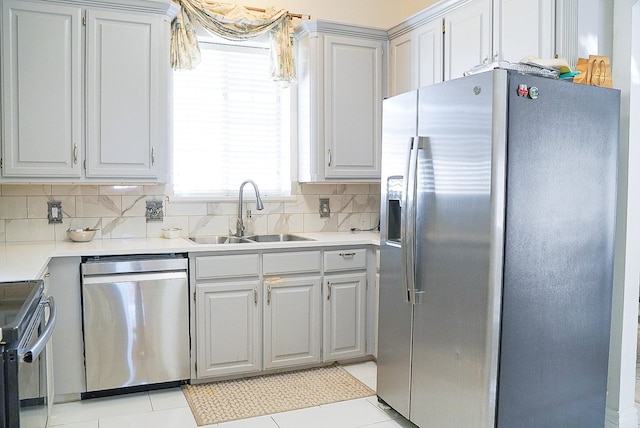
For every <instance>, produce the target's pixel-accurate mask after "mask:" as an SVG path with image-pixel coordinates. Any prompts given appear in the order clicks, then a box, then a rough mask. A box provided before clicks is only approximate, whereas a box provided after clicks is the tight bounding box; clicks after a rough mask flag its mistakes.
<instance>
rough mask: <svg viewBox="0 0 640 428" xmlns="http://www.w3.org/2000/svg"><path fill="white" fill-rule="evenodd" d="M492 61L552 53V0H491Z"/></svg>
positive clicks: (553, 21)
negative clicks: (492, 8)
mask: <svg viewBox="0 0 640 428" xmlns="http://www.w3.org/2000/svg"><path fill="white" fill-rule="evenodd" d="M493 17H494V18H493V20H494V22H495V25H494V26H493V60H494V61H497V60H506V61H510V62H517V61H520V60H521V59H522V58H524V57H525V56H528V55H534V56H537V57H539V58H553V56H554V54H555V48H554V46H555V0H500V1H494V10H493Z"/></svg>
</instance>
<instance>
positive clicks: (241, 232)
mask: <svg viewBox="0 0 640 428" xmlns="http://www.w3.org/2000/svg"><path fill="white" fill-rule="evenodd" d="M247 183H249V184H251V185H252V186H253V190H255V192H256V209H257V210H262V209H264V204H263V203H262V199H261V198H260V192H259V191H258V186H257V185H256V183H254V182H253V180H246V181H245V182H243V183H242V184H241V185H240V192H238V221H237V223H236V233H235V236H244V222H243V221H242V189H243V188H244V185H245V184H247Z"/></svg>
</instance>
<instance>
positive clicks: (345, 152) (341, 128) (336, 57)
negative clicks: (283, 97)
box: [295, 21, 387, 182]
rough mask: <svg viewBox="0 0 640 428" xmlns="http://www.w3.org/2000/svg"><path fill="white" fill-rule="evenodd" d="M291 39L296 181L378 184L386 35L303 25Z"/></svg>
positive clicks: (324, 24)
mask: <svg viewBox="0 0 640 428" xmlns="http://www.w3.org/2000/svg"><path fill="white" fill-rule="evenodd" d="M295 37H296V61H297V74H298V180H299V181H301V182H322V181H361V182H362V181H364V182H366V181H376V180H379V179H380V153H381V152H380V145H381V132H382V98H383V94H384V86H385V85H384V82H385V81H386V73H385V70H386V67H385V59H384V51H385V50H386V45H387V42H386V40H387V33H386V31H384V30H380V29H373V28H367V27H360V26H352V25H344V24H336V23H332V22H326V21H308V22H304V23H303V24H301V25H300V26H299V27H298V28H297V29H296V35H295Z"/></svg>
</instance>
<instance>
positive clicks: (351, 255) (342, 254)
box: [339, 253, 356, 259]
mask: <svg viewBox="0 0 640 428" xmlns="http://www.w3.org/2000/svg"><path fill="white" fill-rule="evenodd" d="M355 255H356V253H340V254H339V256H341V257H344V258H345V259H346V258H348V257H349V258H350V257H353V256H355Z"/></svg>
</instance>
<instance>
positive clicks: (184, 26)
mask: <svg viewBox="0 0 640 428" xmlns="http://www.w3.org/2000/svg"><path fill="white" fill-rule="evenodd" d="M173 1H174V3H176V4H177V5H179V6H180V11H179V12H178V15H177V16H176V18H175V19H174V20H173V23H172V25H171V65H172V67H173V68H174V69H175V70H190V69H193V68H194V67H195V66H196V65H198V63H199V62H200V48H199V47H198V40H197V38H196V31H195V28H194V27H193V23H194V22H197V23H199V24H200V25H201V26H202V27H204V28H205V29H206V30H208V31H210V32H211V33H213V34H215V35H218V36H220V37H223V38H225V39H227V40H233V41H239V40H247V39H252V38H255V37H258V36H261V35H263V34H265V33H268V34H269V40H270V48H271V76H272V78H273V79H274V80H278V81H283V82H293V81H294V80H295V71H294V66H293V47H292V45H291V37H290V36H289V15H288V12H287V11H286V10H284V9H276V8H273V7H270V8H267V9H266V10H265V12H258V11H253V10H248V9H246V8H244V7H242V6H239V5H236V4H229V3H218V2H212V1H209V0H173Z"/></svg>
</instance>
